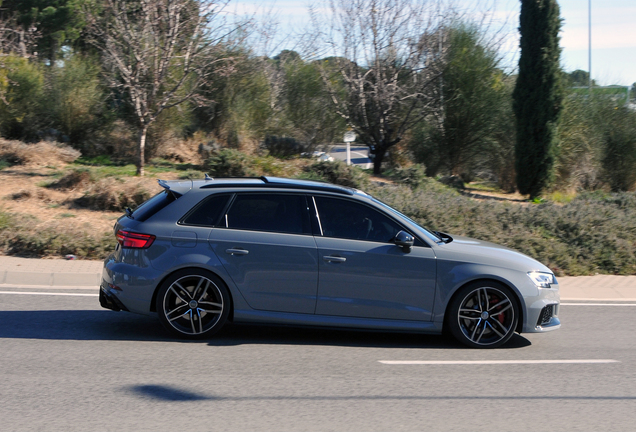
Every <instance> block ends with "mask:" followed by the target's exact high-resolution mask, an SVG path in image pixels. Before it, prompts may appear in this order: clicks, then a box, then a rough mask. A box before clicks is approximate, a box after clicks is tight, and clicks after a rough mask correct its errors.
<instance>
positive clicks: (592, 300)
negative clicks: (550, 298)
mask: <svg viewBox="0 0 636 432" xmlns="http://www.w3.org/2000/svg"><path fill="white" fill-rule="evenodd" d="M561 301H562V302H568V301H575V302H586V301H588V302H636V298H592V297H590V298H584V297H579V298H577V297H561Z"/></svg>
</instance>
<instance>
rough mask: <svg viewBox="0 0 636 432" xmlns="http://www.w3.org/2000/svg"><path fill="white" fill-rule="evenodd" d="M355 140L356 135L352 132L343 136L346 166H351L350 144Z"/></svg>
mask: <svg viewBox="0 0 636 432" xmlns="http://www.w3.org/2000/svg"><path fill="white" fill-rule="evenodd" d="M355 140H356V134H355V133H354V132H352V131H349V132H346V133H345V134H344V142H345V143H346V144H347V165H351V143H352V142H354V141H355Z"/></svg>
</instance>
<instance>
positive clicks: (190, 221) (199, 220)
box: [181, 194, 232, 227]
mask: <svg viewBox="0 0 636 432" xmlns="http://www.w3.org/2000/svg"><path fill="white" fill-rule="evenodd" d="M231 196H232V195H231V194H220V195H212V196H211V197H208V198H206V199H204V200H203V201H201V202H200V203H199V204H198V205H196V206H195V207H194V209H192V211H191V212H189V213H188V214H187V215H185V217H184V218H183V219H182V220H181V224H183V225H199V226H210V227H213V226H217V225H218V224H219V223H221V225H223V221H222V218H221V216H222V215H223V210H225V207H226V206H227V202H228V201H229V200H230V197H231Z"/></svg>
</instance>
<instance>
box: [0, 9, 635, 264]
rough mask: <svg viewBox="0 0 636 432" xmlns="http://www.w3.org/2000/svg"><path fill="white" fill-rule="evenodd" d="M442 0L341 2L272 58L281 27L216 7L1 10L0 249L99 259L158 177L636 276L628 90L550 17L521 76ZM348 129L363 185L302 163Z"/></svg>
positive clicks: (339, 168) (490, 37) (528, 51)
mask: <svg viewBox="0 0 636 432" xmlns="http://www.w3.org/2000/svg"><path fill="white" fill-rule="evenodd" d="M451 3H452V2H448V3H446V2H445V1H441V2H426V3H421V2H415V1H411V0H373V1H372V0H360V1H358V2H350V1H345V0H336V1H334V2H331V3H330V7H329V8H328V9H329V10H326V9H325V10H322V9H321V11H322V12H321V14H319V15H315V16H314V17H313V19H312V20H311V22H312V24H311V25H308V27H307V28H305V29H302V31H301V32H300V33H302V35H301V36H299V37H298V38H297V39H298V44H297V48H296V49H297V50H296V51H292V50H282V51H279V52H271V50H270V49H268V48H267V47H271V46H274V45H273V42H274V41H275V40H278V39H277V37H279V36H281V35H277V34H275V33H273V31H274V28H275V27H276V26H275V25H273V23H267V22H256V21H255V20H254V19H250V18H246V19H244V20H239V21H235V20H228V16H229V15H228V14H227V13H225V12H224V9H223V7H222V5H221V4H219V3H217V2H216V0H171V2H170V3H169V4H170V5H172V6H170V7H167V6H166V5H168V3H166V0H133V1H130V0H55V1H52V0H32V1H29V2H24V1H13V0H5V1H4V2H2V6H3V9H2V11H0V24H1V25H0V253H5V254H16V255H23V256H38V257H43V256H58V257H59V256H64V255H66V254H73V255H76V256H78V257H82V258H93V259H102V258H103V257H104V256H105V255H106V254H107V252H108V251H109V250H112V248H113V246H114V238H113V234H112V226H113V223H114V221H115V220H116V218H117V217H119V216H121V214H122V211H123V209H124V208H125V207H135V206H137V205H139V204H140V203H141V202H143V201H144V200H146V199H147V198H149V197H150V196H152V195H153V194H155V193H157V192H158V191H159V190H160V188H159V187H158V186H157V184H156V179H157V178H166V179H188V178H203V176H204V174H205V173H208V174H209V175H211V176H260V175H270V176H280V177H294V178H304V179H316V180H325V181H329V182H333V183H338V184H342V185H345V186H350V187H357V188H361V189H363V190H366V191H368V192H370V193H372V194H373V195H375V196H377V197H378V198H380V199H382V200H383V201H385V202H387V203H389V204H390V205H392V206H395V207H396V208H398V209H399V210H401V211H403V212H404V213H405V214H407V215H408V216H410V217H412V218H414V219H415V220H417V221H418V222H420V223H422V224H423V225H424V226H427V227H429V228H431V229H433V230H439V231H444V232H448V233H450V234H455V235H467V236H472V237H476V238H479V239H482V240H489V241H493V242H497V243H500V244H504V245H507V246H510V247H512V248H515V249H517V250H520V251H522V252H524V253H526V254H528V255H530V256H532V257H535V258H537V259H539V260H540V261H542V262H544V263H546V264H547V265H549V266H550V267H551V268H552V269H554V270H555V272H557V273H558V274H572V275H575V274H593V273H610V274H636V258H635V256H634V255H635V253H636V252H635V250H636V226H635V224H636V222H634V221H636V214H635V212H636V203H635V202H636V197H635V192H634V191H635V190H636V110H635V108H634V107H635V106H636V105H635V102H636V101H635V100H634V94H635V93H636V92H634V91H632V92H631V94H630V93H629V92H626V91H624V90H625V89H624V88H620V89H602V88H598V87H594V88H592V90H591V92H590V91H589V90H588V89H586V88H582V86H587V85H588V83H589V82H590V81H589V78H590V77H589V75H588V74H587V72H584V71H580V70H579V71H573V72H567V71H564V70H562V69H561V67H560V64H559V49H558V38H557V39H555V35H556V34H558V23H559V22H560V21H559V18H558V7H556V6H557V3H556V1H554V0H549V1H545V2H541V4H539V3H537V5H535V6H537V7H540V8H544V7H545V8H547V9H545V10H543V11H541V10H536V11H526V12H525V14H524V16H525V15H527V16H534V15H533V14H535V13H536V14H540V15H541V16H543V18H546V19H548V21H549V22H551V23H552V24H551V25H550V26H547V25H546V26H540V27H542V28H543V30H544V31H547V32H549V33H550V34H551V35H552V36H550V37H543V36H542V37H539V36H536V37H535V36H532V35H530V36H529V37H527V35H526V36H523V35H522V38H523V40H524V43H523V44H522V51H524V52H523V53H522V54H523V55H522V56H521V57H523V59H524V64H526V66H527V65H530V66H531V65H537V64H538V63H537V59H536V58H535V57H536V55H535V54H533V52H539V53H540V52H546V51H545V49H547V47H548V45H549V48H550V53H551V54H550V56H549V57H550V58H549V59H548V60H550V64H548V65H545V67H542V68H541V70H542V71H544V72H545V71H548V72H549V80H547V78H546V79H544V78H541V77H540V75H539V72H541V71H535V70H533V69H532V68H530V69H525V68H524V72H523V74H521V75H523V76H521V75H519V76H517V75H514V74H510V73H509V72H508V71H507V70H506V69H505V68H504V67H503V62H502V54H501V50H500V41H501V40H503V39H505V38H504V36H505V35H502V34H497V33H496V32H495V31H493V28H492V27H487V26H485V23H487V22H489V21H490V20H489V19H483V20H480V21H479V22H474V21H472V20H471V19H469V18H468V17H469V16H470V15H469V14H466V13H464V12H462V11H459V10H456V9H453V8H452V6H451ZM524 4H525V3H524ZM230 5H231V3H230ZM427 5H428V6H430V7H431V8H432V9H429V8H428V6H427ZM312 10H313V11H314V13H316V12H317V10H318V9H316V8H312ZM122 11H123V12H122ZM119 12H121V13H119ZM323 12H324V14H323ZM495 12H496V11H489V12H486V13H485V14H486V15H488V14H491V15H489V16H490V17H491V18H493V17H494V16H495V15H496V13H495ZM530 12H532V13H531V14H530V15H528V14H529V13H530ZM544 12H549V13H548V14H547V15H546V14H545V13H544ZM124 18H125V19H126V20H128V22H129V23H131V25H130V26H128V25H126V26H123V27H122V26H121V24H122V23H121V22H120V21H118V20H121V19H124ZM493 19H494V18H493ZM530 21H532V22H534V18H532V19H530ZM368 29H372V30H373V31H372V32H368V31H367V30H368ZM325 30H328V31H325ZM126 32H128V33H126ZM369 34H373V35H374V37H372V38H368V35H369ZM151 35H152V37H150V36H151ZM548 36H549V35H548ZM329 38H331V39H329ZM413 41H417V43H413ZM540 41H547V42H546V43H547V45H546V46H539V45H538V44H539V43H540ZM165 47H170V49H164V48H165ZM195 53H196V55H195ZM131 59H136V60H135V62H133V63H128V62H130V61H131ZM521 69H522V68H520V69H519V70H520V71H521ZM547 81H550V86H549V88H545V89H542V90H541V92H539V91H538V89H537V84H536V82H547ZM591 83H592V84H595V83H594V81H593V80H592V82H591ZM515 88H517V89H518V90H517V91H516V92H515ZM539 93H542V100H543V101H544V102H546V103H547V105H541V104H539V103H535V102H534V101H532V100H530V96H528V95H538V94H539ZM513 94H514V95H515V97H514V98H513ZM533 97H534V96H533ZM540 106H549V107H552V108H555V109H556V108H558V115H551V116H548V117H549V118H548V117H546V115H547V114H546V113H547V111H546V109H545V108H541V109H539V110H538V112H537V107H540ZM533 110H534V111H533ZM553 114H556V113H553ZM541 124H543V126H541ZM537 130H544V132H546V133H545V134H543V135H542V137H539V136H538V135H537V136H536V137H531V136H529V133H527V132H523V131H537ZM347 131H353V132H355V134H356V137H357V138H356V144H358V145H366V146H368V147H369V150H370V153H371V155H372V157H373V162H374V164H373V169H372V170H369V171H365V170H361V169H358V168H353V167H348V166H346V165H344V164H342V163H337V162H324V161H322V162H319V161H316V160H315V159H313V158H312V157H310V155H311V154H312V153H313V152H314V151H327V150H329V148H331V147H332V146H333V145H335V144H339V143H341V141H342V140H343V134H344V133H345V132H347ZM520 131H521V132H520ZM519 134H521V135H523V136H522V137H519V136H518V135H519ZM519 191H522V192H524V193H525V194H520V193H519Z"/></svg>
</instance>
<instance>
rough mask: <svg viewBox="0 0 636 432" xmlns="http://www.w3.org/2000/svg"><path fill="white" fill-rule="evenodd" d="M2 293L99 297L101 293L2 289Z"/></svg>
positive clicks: (0, 292)
mask: <svg viewBox="0 0 636 432" xmlns="http://www.w3.org/2000/svg"><path fill="white" fill-rule="evenodd" d="M0 294H17V295H52V296H75V297H99V294H76V293H52V292H24V291H23V292H20V291H0Z"/></svg>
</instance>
